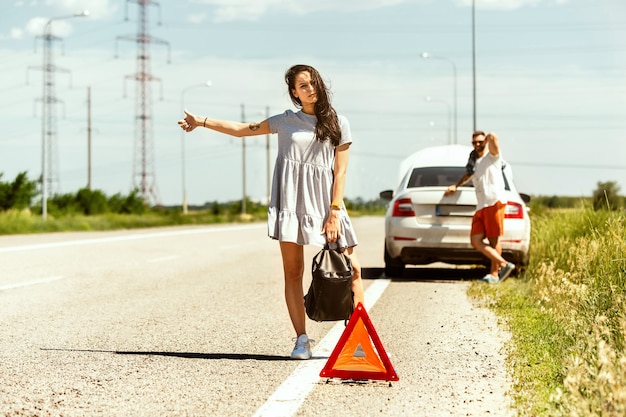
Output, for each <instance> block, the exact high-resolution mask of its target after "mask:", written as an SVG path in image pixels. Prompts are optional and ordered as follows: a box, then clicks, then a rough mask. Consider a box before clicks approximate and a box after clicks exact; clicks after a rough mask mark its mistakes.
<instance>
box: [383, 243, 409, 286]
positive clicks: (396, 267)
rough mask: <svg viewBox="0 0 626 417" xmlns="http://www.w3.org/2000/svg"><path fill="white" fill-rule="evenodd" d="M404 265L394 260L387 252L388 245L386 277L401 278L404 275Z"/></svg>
mask: <svg viewBox="0 0 626 417" xmlns="http://www.w3.org/2000/svg"><path fill="white" fill-rule="evenodd" d="M404 267H405V265H404V263H402V261H399V260H397V259H393V258H392V257H391V256H390V255H389V252H387V245H385V276H386V277H388V278H390V277H401V276H402V275H404Z"/></svg>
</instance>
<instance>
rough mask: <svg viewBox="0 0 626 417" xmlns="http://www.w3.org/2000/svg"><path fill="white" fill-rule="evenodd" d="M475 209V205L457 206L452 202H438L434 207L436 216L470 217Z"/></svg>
mask: <svg viewBox="0 0 626 417" xmlns="http://www.w3.org/2000/svg"><path fill="white" fill-rule="evenodd" d="M475 211H476V206H457V205H452V204H438V205H437V206H436V207H435V214H436V215H437V216H458V217H472V216H473V215H474V212H475Z"/></svg>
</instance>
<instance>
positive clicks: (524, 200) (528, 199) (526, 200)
mask: <svg viewBox="0 0 626 417" xmlns="http://www.w3.org/2000/svg"><path fill="white" fill-rule="evenodd" d="M519 196H520V197H522V201H523V202H524V203H526V204H528V203H530V196H529V195H528V194H524V193H519Z"/></svg>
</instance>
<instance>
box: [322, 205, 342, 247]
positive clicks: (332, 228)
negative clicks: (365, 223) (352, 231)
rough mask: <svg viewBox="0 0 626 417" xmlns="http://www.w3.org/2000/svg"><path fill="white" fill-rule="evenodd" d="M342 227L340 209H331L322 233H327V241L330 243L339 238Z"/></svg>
mask: <svg viewBox="0 0 626 417" xmlns="http://www.w3.org/2000/svg"><path fill="white" fill-rule="evenodd" d="M340 229H341V223H340V222H339V210H336V209H331V210H330V214H329V215H328V219H326V223H324V228H323V229H322V234H323V235H324V234H325V235H326V241H327V242H328V243H334V242H336V241H337V240H338V239H339V235H340Z"/></svg>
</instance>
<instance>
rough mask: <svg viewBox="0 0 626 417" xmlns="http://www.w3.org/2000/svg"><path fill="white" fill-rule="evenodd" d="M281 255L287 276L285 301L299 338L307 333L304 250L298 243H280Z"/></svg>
mask: <svg viewBox="0 0 626 417" xmlns="http://www.w3.org/2000/svg"><path fill="white" fill-rule="evenodd" d="M280 253H281V255H282V257H283V272H284V275H285V301H286V302H287V310H288V311H289V317H290V318H291V323H292V324H293V328H294V330H295V331H296V337H297V336H300V335H302V334H305V333H306V317H305V313H304V290H303V289H302V276H303V274H304V250H303V247H302V246H300V245H298V244H296V243H291V242H280Z"/></svg>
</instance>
